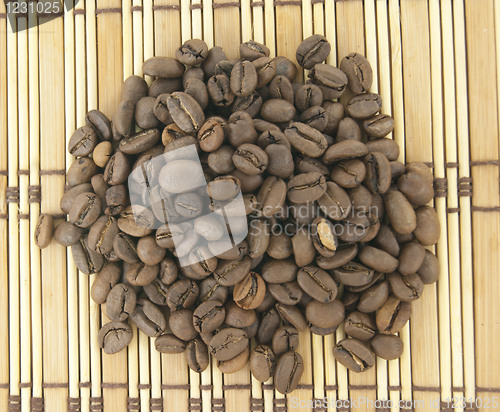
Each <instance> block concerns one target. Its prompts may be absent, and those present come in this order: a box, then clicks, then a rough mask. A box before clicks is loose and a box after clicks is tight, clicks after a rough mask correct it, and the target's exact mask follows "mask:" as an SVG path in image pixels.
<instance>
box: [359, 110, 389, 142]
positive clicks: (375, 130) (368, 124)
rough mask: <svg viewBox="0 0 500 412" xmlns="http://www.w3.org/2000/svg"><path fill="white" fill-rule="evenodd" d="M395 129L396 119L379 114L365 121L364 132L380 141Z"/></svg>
mask: <svg viewBox="0 0 500 412" xmlns="http://www.w3.org/2000/svg"><path fill="white" fill-rule="evenodd" d="M393 129H394V119H393V118H392V117H391V116H389V115H387V114H378V115H376V116H373V117H371V118H369V119H366V120H364V121H363V130H364V131H365V132H366V134H367V135H369V136H370V137H373V138H376V139H380V138H381V137H385V136H387V135H388V134H389V133H391V132H392V130H393Z"/></svg>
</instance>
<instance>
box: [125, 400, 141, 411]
mask: <svg viewBox="0 0 500 412" xmlns="http://www.w3.org/2000/svg"><path fill="white" fill-rule="evenodd" d="M140 410H141V401H140V399H139V398H130V397H128V398H127V412H137V411H140Z"/></svg>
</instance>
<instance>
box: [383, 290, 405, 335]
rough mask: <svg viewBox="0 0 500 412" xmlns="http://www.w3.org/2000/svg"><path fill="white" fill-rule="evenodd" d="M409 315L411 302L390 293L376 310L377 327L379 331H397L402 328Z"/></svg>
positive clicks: (389, 332) (390, 332) (387, 332)
mask: <svg viewBox="0 0 500 412" xmlns="http://www.w3.org/2000/svg"><path fill="white" fill-rule="evenodd" d="M410 316H411V304H410V303H409V302H405V301H401V300H399V299H398V298H397V297H395V296H393V295H391V296H389V297H388V298H387V300H386V301H385V303H384V304H383V305H382V307H381V308H380V309H379V310H378V311H377V315H376V323H377V328H378V330H379V331H380V332H381V333H386V334H393V333H397V332H399V331H400V330H401V329H403V326H404V325H405V324H406V322H408V319H410Z"/></svg>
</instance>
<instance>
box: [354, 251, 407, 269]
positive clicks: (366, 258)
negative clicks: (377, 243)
mask: <svg viewBox="0 0 500 412" xmlns="http://www.w3.org/2000/svg"><path fill="white" fill-rule="evenodd" d="M358 257H359V260H361V263H363V264H364V265H366V266H368V267H369V268H371V269H373V270H375V271H377V272H382V273H390V272H394V271H395V270H396V269H397V268H398V264H399V262H398V260H397V259H396V258H394V257H393V256H391V255H390V254H389V253H387V252H386V251H384V250H382V249H377V248H375V247H373V246H365V247H364V248H363V249H362V250H361V252H360V253H359V255H358Z"/></svg>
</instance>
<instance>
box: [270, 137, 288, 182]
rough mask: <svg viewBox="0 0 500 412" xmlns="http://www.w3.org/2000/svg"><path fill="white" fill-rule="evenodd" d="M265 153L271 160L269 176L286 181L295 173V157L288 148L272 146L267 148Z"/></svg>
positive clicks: (277, 145) (279, 145)
mask: <svg viewBox="0 0 500 412" xmlns="http://www.w3.org/2000/svg"><path fill="white" fill-rule="evenodd" d="M265 152H266V154H267V156H268V158H269V163H268V165H267V172H268V173H269V174H271V175H273V176H276V177H281V178H283V179H286V178H288V177H289V176H290V175H291V174H292V173H293V169H294V165H293V155H292V153H291V151H290V149H289V148H288V147H286V146H284V145H281V144H270V145H269V146H267V147H266V148H265Z"/></svg>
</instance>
